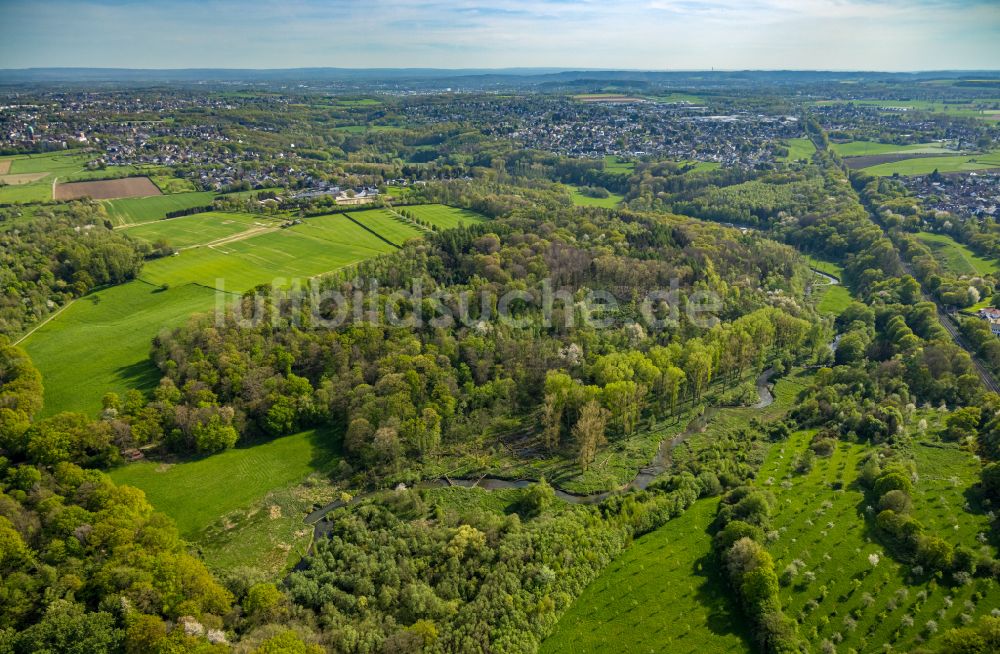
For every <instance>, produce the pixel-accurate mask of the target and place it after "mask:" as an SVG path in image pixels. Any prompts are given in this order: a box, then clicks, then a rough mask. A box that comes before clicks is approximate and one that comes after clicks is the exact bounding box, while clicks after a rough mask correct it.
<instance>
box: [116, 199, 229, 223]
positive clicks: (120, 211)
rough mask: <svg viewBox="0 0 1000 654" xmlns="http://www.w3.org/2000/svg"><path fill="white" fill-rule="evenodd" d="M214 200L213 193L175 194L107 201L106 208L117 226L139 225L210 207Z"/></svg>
mask: <svg viewBox="0 0 1000 654" xmlns="http://www.w3.org/2000/svg"><path fill="white" fill-rule="evenodd" d="M213 198H215V193H213V192H211V191H203V192H198V193H175V194H173V195H156V196H153V197H148V198H123V199H121V200H105V201H104V206H105V208H106V209H107V212H108V216H109V217H110V218H111V220H112V222H114V223H115V224H117V225H138V224H141V223H148V222H152V221H154V220H160V219H162V218H164V217H165V216H166V215H167V214H168V213H170V212H172V211H181V210H182V209H190V208H192V207H205V206H210V205H211V204H212V200H213Z"/></svg>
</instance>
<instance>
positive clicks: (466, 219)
mask: <svg viewBox="0 0 1000 654" xmlns="http://www.w3.org/2000/svg"><path fill="white" fill-rule="evenodd" d="M401 208H405V209H406V210H407V211H408V212H409V213H411V214H413V215H414V216H416V217H417V218H419V219H421V220H425V221H427V222H429V223H430V224H432V225H434V226H435V227H437V228H438V229H453V228H455V227H459V226H460V225H474V224H476V223H481V222H483V221H485V220H486V217H485V216H483V215H481V214H478V213H476V212H475V211H470V210H468V209H459V208H457V207H449V206H447V205H444V204H420V205H413V206H409V207H401Z"/></svg>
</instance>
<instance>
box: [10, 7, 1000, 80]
mask: <svg viewBox="0 0 1000 654" xmlns="http://www.w3.org/2000/svg"><path fill="white" fill-rule="evenodd" d="M32 66H95V67H103V66H110V67H129V68H195V67H218V68H288V67H299V66H337V67H351V68H368V67H423V66H427V67H440V68H468V67H489V68H496V67H509V66H546V67H548V66H551V67H572V68H639V69H654V70H670V69H708V68H713V67H714V68H722V69H744V68H760V69H778V68H781V69H785V68H789V69H835V70H846V69H851V70H929V69H946V68H950V69H1000V0H707V1H704V2H703V1H699V0H622V1H615V0H604V1H601V0H540V1H535V2H528V1H525V0H511V1H508V2H503V3H500V2H496V1H495V0H494V2H493V3H492V4H491V3H487V2H481V1H472V0H468V1H467V0H456V1H454V2H446V1H444V0H397V1H395V2H388V1H383V0H365V1H360V2H353V1H348V0H326V1H320V0H282V1H278V0H270V1H262V2H249V1H244V2H237V1H235V0H0V68H24V67H32Z"/></svg>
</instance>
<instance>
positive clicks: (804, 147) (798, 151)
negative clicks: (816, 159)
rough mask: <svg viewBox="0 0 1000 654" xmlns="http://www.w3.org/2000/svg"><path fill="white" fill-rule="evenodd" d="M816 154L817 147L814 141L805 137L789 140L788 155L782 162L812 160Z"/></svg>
mask: <svg viewBox="0 0 1000 654" xmlns="http://www.w3.org/2000/svg"><path fill="white" fill-rule="evenodd" d="M815 152H816V146H815V145H813V142H812V139H808V138H805V137H802V138H797V139H788V155H787V156H785V157H782V159H781V160H782V161H788V162H790V161H799V160H800V159H810V158H812V156H813V153H815Z"/></svg>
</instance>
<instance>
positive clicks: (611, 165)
mask: <svg viewBox="0 0 1000 654" xmlns="http://www.w3.org/2000/svg"><path fill="white" fill-rule="evenodd" d="M604 170H607V171H609V172H612V173H619V174H622V175H631V174H632V173H633V172H635V162H633V161H622V160H621V159H620V158H618V157H616V156H615V155H612V154H609V155H608V156H606V157H604Z"/></svg>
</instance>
